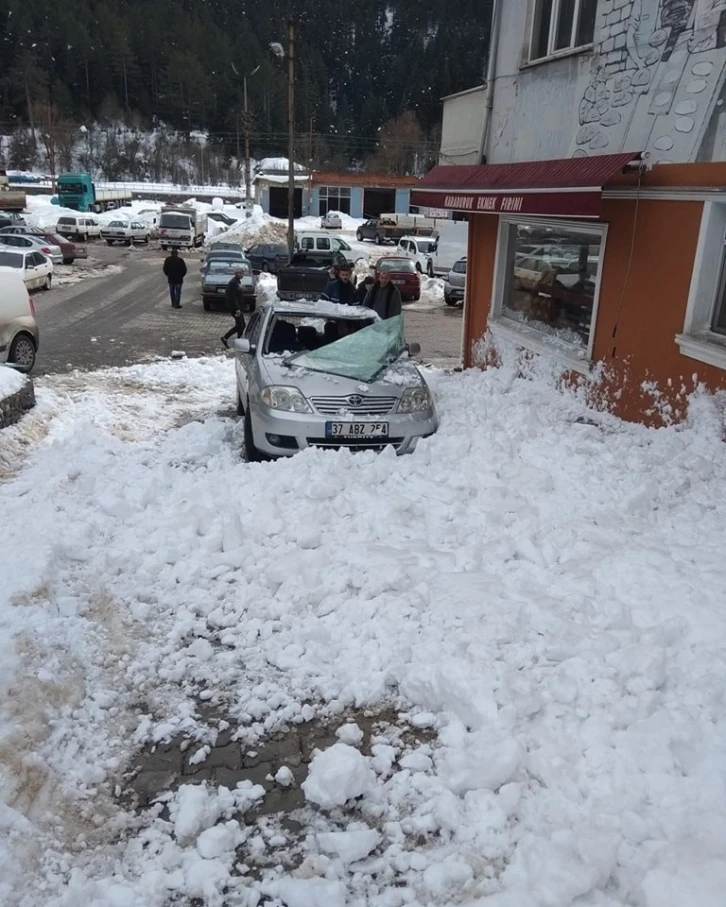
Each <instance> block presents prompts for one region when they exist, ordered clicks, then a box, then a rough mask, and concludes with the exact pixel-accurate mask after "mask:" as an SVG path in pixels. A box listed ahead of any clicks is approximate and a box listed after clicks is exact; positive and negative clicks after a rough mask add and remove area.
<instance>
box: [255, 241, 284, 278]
mask: <svg viewBox="0 0 726 907" xmlns="http://www.w3.org/2000/svg"><path fill="white" fill-rule="evenodd" d="M246 254H247V257H248V258H249V260H250V262H251V263H252V270H253V271H269V272H270V273H271V274H277V270H278V268H282V267H284V266H285V265H286V264H287V263H288V261H289V259H290V256H289V255H288V252H287V243H256V244H255V245H254V246H251V247H250V248H249V249H247V253H246Z"/></svg>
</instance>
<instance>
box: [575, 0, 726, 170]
mask: <svg viewBox="0 0 726 907" xmlns="http://www.w3.org/2000/svg"><path fill="white" fill-rule="evenodd" d="M598 16H599V22H598V25H599V30H598V33H597V36H598V46H597V48H596V50H597V52H598V56H597V68H596V71H595V74H594V76H593V77H592V79H591V81H590V84H589V85H588V86H587V88H586V89H585V92H584V94H583V97H582V100H581V102H580V107H579V129H578V131H577V134H576V136H575V140H574V147H573V149H572V153H573V155H574V156H575V157H581V156H584V155H588V154H604V153H610V152H616V151H621V150H624V151H641V150H646V151H649V152H650V153H651V158H652V160H653V161H654V162H658V161H663V162H665V161H668V162H671V161H672V162H685V161H697V160H713V159H718V160H723V159H726V104H725V103H724V102H725V101H726V91H725V90H724V81H725V79H724V77H725V75H726V0H601V2H600V4H599V7H598Z"/></svg>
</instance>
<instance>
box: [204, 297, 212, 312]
mask: <svg viewBox="0 0 726 907" xmlns="http://www.w3.org/2000/svg"><path fill="white" fill-rule="evenodd" d="M202 306H203V308H204V311H205V312H211V311H212V303H211V302H210V301H209V300H208V299H203V300H202Z"/></svg>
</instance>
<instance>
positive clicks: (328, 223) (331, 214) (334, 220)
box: [320, 211, 343, 230]
mask: <svg viewBox="0 0 726 907" xmlns="http://www.w3.org/2000/svg"><path fill="white" fill-rule="evenodd" d="M320 226H321V228H322V229H323V230H342V229H343V218H342V217H341V216H340V214H338V212H337V211H328V213H327V214H323V216H322V217H321V218H320Z"/></svg>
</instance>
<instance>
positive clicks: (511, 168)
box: [411, 152, 640, 217]
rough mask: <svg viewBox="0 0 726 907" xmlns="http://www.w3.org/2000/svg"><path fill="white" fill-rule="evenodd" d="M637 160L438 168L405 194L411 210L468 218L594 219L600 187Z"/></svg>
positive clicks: (615, 157) (607, 157) (621, 157)
mask: <svg viewBox="0 0 726 907" xmlns="http://www.w3.org/2000/svg"><path fill="white" fill-rule="evenodd" d="M639 158H640V154H639V153H638V154H636V153H632V152H624V153H622V154H601V155H597V156H595V157H573V158H563V159H560V160H556V161H526V162H524V163H520V164H477V165H472V166H462V167H457V166H439V167H434V168H433V170H431V171H429V172H428V173H427V174H426V176H425V177H424V178H423V179H422V180H421V182H420V183H419V184H418V185H417V186H416V188H415V189H414V190H413V191H412V192H411V204H412V205H416V206H418V207H422V208H444V209H448V210H450V211H465V212H468V213H470V214H543V215H550V216H555V217H599V215H600V201H601V198H602V187H603V186H604V185H605V184H606V183H608V182H610V180H612V179H613V177H615V176H617V174H619V173H622V172H623V170H624V168H625V167H626V166H627V165H628V164H630V163H631V162H632V161H635V160H638V159H639Z"/></svg>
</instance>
